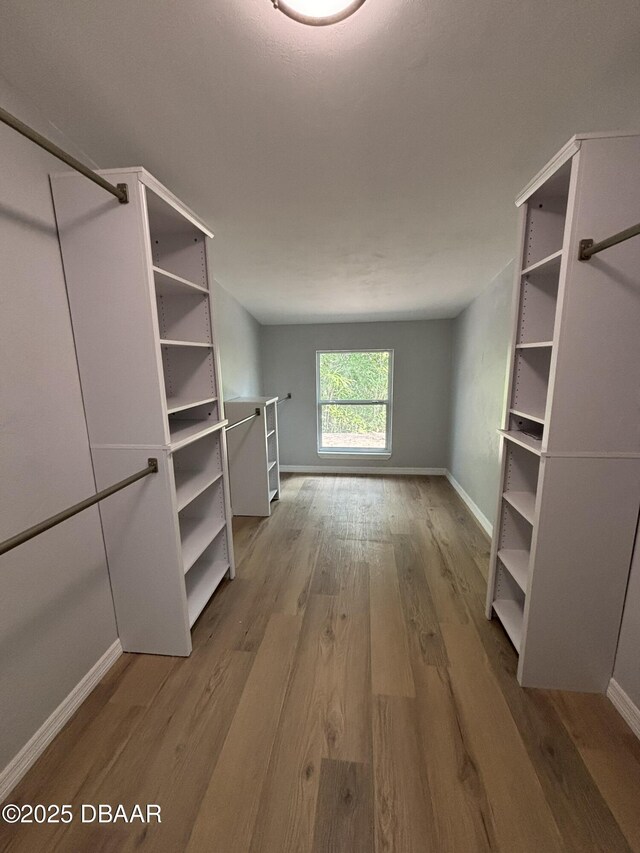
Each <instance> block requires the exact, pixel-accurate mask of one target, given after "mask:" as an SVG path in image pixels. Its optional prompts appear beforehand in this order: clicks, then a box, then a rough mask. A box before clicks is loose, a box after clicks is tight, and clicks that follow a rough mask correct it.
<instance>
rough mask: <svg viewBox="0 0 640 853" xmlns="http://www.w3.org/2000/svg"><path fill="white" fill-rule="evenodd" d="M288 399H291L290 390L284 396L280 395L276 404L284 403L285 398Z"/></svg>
mask: <svg viewBox="0 0 640 853" xmlns="http://www.w3.org/2000/svg"><path fill="white" fill-rule="evenodd" d="M290 399H291V392H289V393H288V394H287V396H286V397H282V398H281V399H280V400H278V402H277V403H276V405H277V406H279V405H280V403H285V402H286V401H287V400H290Z"/></svg>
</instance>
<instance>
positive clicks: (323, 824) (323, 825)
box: [313, 758, 373, 853]
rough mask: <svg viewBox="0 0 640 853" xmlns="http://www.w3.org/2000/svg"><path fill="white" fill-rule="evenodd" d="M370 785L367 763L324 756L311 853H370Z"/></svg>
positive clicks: (371, 837)
mask: <svg viewBox="0 0 640 853" xmlns="http://www.w3.org/2000/svg"><path fill="white" fill-rule="evenodd" d="M372 850H373V784H372V778H371V768H370V766H368V765H367V764H356V763H354V762H346V761H334V760H331V759H327V758H324V759H323V760H322V766H321V769H320V790H319V792H318V804H317V808H316V823H315V834H314V839H313V853H371V851H372Z"/></svg>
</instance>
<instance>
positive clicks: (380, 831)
mask: <svg viewBox="0 0 640 853" xmlns="http://www.w3.org/2000/svg"><path fill="white" fill-rule="evenodd" d="M418 754H419V738H418V731H417V721H416V708H415V701H414V700H413V699H408V698H405V697H401V696H377V697H376V698H375V700H374V715H373V771H374V772H373V775H374V802H375V851H376V853H396V851H400V850H401V851H402V853H425V851H431V850H433V851H437V850H438V848H437V846H436V845H437V839H436V835H435V825H434V819H433V814H432V809H431V799H430V795H429V791H428V788H427V780H426V773H425V769H424V767H423V766H422V764H421V762H420V761H416V755H418Z"/></svg>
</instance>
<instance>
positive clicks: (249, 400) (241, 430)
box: [227, 397, 280, 516]
mask: <svg viewBox="0 0 640 853" xmlns="http://www.w3.org/2000/svg"><path fill="white" fill-rule="evenodd" d="M277 403H278V398H277V397H236V398H235V399H233V400H228V401H227V414H228V417H229V421H230V423H235V422H236V421H240V420H242V419H243V418H246V417H248V416H249V415H252V414H254V413H255V411H256V409H258V410H259V412H260V415H259V417H257V418H253V420H251V421H249V422H248V423H246V424H242V425H241V426H238V427H235V428H234V429H232V430H229V433H228V437H227V440H228V443H229V476H230V482H231V506H232V509H233V514H234V515H254V516H268V515H271V505H272V502H273V501H274V500H278V498H279V497H280V456H279V451H278V406H277Z"/></svg>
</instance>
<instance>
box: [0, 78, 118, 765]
mask: <svg viewBox="0 0 640 853" xmlns="http://www.w3.org/2000/svg"><path fill="white" fill-rule="evenodd" d="M0 103H2V105H3V106H4V107H6V109H8V110H9V111H10V112H12V113H14V114H16V115H18V116H19V117H20V118H22V119H24V120H25V121H26V122H28V123H29V124H31V125H32V126H34V127H35V128H36V129H38V130H40V131H41V132H42V133H45V134H46V135H48V136H50V137H51V138H53V139H54V141H56V142H58V144H60V145H62V146H64V147H66V148H69V149H70V150H71V151H72V153H74V154H76V156H80V154H79V152H77V151H74V148H73V146H72V145H71V144H70V143H69V140H65V139H63V138H61V137H60V134H58V133H57V132H56V131H55V130H54V128H53V127H52V126H50V125H48V124H47V123H46V122H44V121H43V120H42V119H41V118H40V116H38V115H37V114H36V113H35V112H34V111H33V110H32V109H31V107H30V104H29V103H28V102H27V101H25V100H24V99H23V98H22V97H20V96H19V95H18V94H17V93H16V92H15V91H13V90H11V89H10V88H9V87H8V86H7V85H6V83H5V82H4V81H3V80H1V79H0ZM59 170H60V163H59V162H58V161H57V160H55V159H54V158H53V157H50V156H49V155H47V154H45V153H44V152H41V151H40V150H39V149H38V148H36V147H35V146H34V145H33V143H31V142H28V141H27V140H26V139H24V138H23V137H21V136H19V135H18V134H17V133H15V132H14V131H13V130H10V129H9V128H8V127H5V126H4V125H0V186H2V199H1V200H0V257H1V258H2V266H1V273H2V309H1V310H0V363H1V364H2V369H1V371H0V383H1V387H0V399H1V400H2V415H1V417H2V422H1V424H0V429H1V437H2V441H1V448H0V467H1V473H0V478H1V480H2V484H3V488H2V490H1V491H2V494H1V497H0V539H4V538H6V537H9V536H11V535H13V534H15V533H18V532H19V531H20V530H23V529H24V528H25V527H29V526H30V525H32V524H35V523H36V522H38V521H41V520H42V519H43V518H46V517H47V516H49V515H52V514H53V513H55V512H57V511H59V510H61V509H63V508H64V507H66V506H67V505H69V504H73V503H75V502H76V501H79V500H81V499H82V498H84V497H86V496H87V495H90V494H92V493H93V492H94V491H95V485H94V480H93V473H92V468H91V459H90V455H89V445H88V440H87V433H86V427H85V420H84V412H83V407H82V398H81V395H80V384H79V379H78V372H77V367H76V359H75V351H74V346H73V337H72V334H71V323H70V319H69V311H68V307H67V298H66V291H65V283H64V278H63V272H62V265H61V262H60V250H59V247H58V239H57V234H56V228H55V222H54V217H53V207H52V203H51V194H50V190H49V181H48V174H49V172H51V171H59ZM1 562H2V571H1V572H0V719H1V720H2V726H1V727H0V771H1V770H2V768H3V767H5V766H6V765H7V763H8V762H9V761H10V760H11V759H12V758H13V757H14V755H15V754H16V753H17V752H18V750H19V749H20V748H21V747H22V746H23V745H24V744H25V743H26V742H27V741H28V740H29V738H30V737H31V736H32V735H33V734H34V732H35V731H36V730H37V729H38V728H39V727H40V726H41V724H42V723H43V722H44V721H45V719H46V718H47V717H48V716H49V715H50V714H51V712H52V711H53V710H54V709H55V708H56V707H57V706H58V705H59V704H60V702H61V701H62V700H63V699H64V698H65V697H66V696H67V694H68V693H69V692H70V691H71V690H72V689H73V688H74V687H75V686H76V684H77V683H78V682H79V681H80V679H81V678H82V677H83V676H84V675H85V674H86V673H87V672H88V671H89V670H90V669H91V667H92V666H93V665H94V664H95V663H96V661H97V660H98V659H99V658H100V657H101V656H102V654H103V653H104V652H105V651H106V650H107V649H108V648H109V646H110V645H111V644H112V643H113V642H114V640H115V639H116V637H117V633H116V624H115V619H114V613H113V605H112V601H111V590H110V587H109V578H108V573H107V565H106V561H105V555H104V548H103V543H102V535H101V529H100V521H99V517H98V510H97V508H95V507H94V508H92V509H90V510H87V511H85V512H83V513H81V514H80V515H78V516H76V517H75V518H73V519H71V520H69V521H67V522H65V523H64V524H62V525H60V526H59V527H57V528H55V529H53V530H51V531H49V532H47V533H45V534H43V535H42V536H40V537H38V538H37V539H34V540H32V541H31V542H28V543H26V544H25V545H22V546H20V547H19V548H16V549H15V550H14V551H11V552H10V553H8V554H6V555H4V556H3V557H2V560H1Z"/></svg>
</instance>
